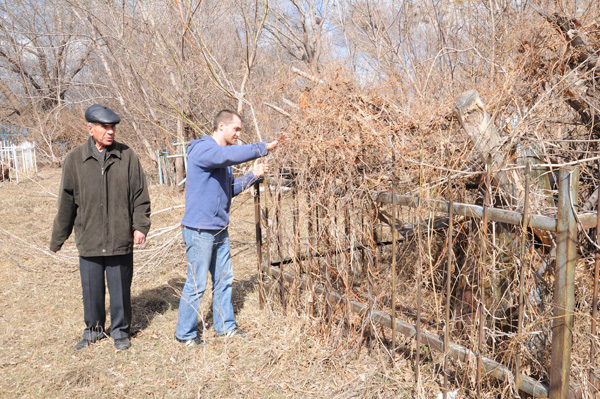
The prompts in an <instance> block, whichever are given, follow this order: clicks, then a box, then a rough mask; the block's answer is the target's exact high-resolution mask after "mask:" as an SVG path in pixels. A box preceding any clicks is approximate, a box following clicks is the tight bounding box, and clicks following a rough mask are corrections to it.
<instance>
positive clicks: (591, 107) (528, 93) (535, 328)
mask: <svg viewBox="0 0 600 399" xmlns="http://www.w3.org/2000/svg"><path fill="white" fill-rule="evenodd" d="M490 4H492V3H490ZM494 5H497V4H494ZM473 7H475V6H473ZM494 10H500V9H495V8H494V9H493V10H490V9H487V11H488V12H490V13H491V15H495V16H496V17H497V18H498V19H497V20H496V23H498V26H497V27H496V28H497V29H498V27H499V26H502V29H498V31H495V33H496V34H495V35H493V37H492V40H491V42H489V46H490V47H487V50H488V51H490V52H491V53H489V52H488V53H486V54H485V59H484V60H480V62H479V63H478V65H479V68H478V69H475V68H473V64H472V62H467V61H472V57H474V54H473V53H477V51H475V50H474V49H464V50H463V51H464V53H463V52H460V51H456V52H455V51H454V49H450V48H443V49H441V50H440V53H439V54H438V56H439V59H437V62H432V63H430V64H425V65H418V64H414V68H412V69H410V73H408V74H406V75H404V76H403V78H397V79H396V80H394V81H393V85H392V86H389V85H388V84H389V81H387V80H386V81H385V84H383V85H375V86H371V87H369V85H361V84H360V83H361V80H360V79H359V80H357V79H356V75H355V74H351V73H349V72H348V71H347V69H345V68H343V67H337V68H336V67H333V68H332V69H331V70H327V71H326V72H324V73H323V74H322V75H320V76H319V78H320V80H319V81H316V80H311V79H308V78H304V79H303V81H302V82H303V84H304V85H305V87H304V90H303V91H302V92H301V93H299V94H297V96H296V98H295V101H296V103H297V104H298V105H297V107H295V108H294V109H293V112H290V114H291V116H290V117H289V126H288V127H287V129H286V132H287V134H288V135H289V137H290V140H289V143H288V144H287V147H286V148H287V150H288V151H287V152H285V155H284V156H281V157H279V158H277V159H273V162H274V163H275V164H276V165H277V166H278V170H279V171H280V174H279V176H278V177H280V178H281V179H288V181H286V182H287V183H290V180H291V182H292V185H293V190H292V191H291V192H288V191H284V190H286V189H282V186H279V187H276V188H272V189H271V191H270V195H268V196H267V203H268V204H269V205H268V206H269V207H270V212H271V213H270V214H269V215H268V217H269V222H268V224H269V226H271V229H270V230H269V232H268V233H267V238H268V243H269V244H268V250H269V260H276V262H275V265H276V266H277V267H281V268H283V270H284V271H288V272H290V273H293V274H294V275H296V276H298V277H299V278H300V279H302V280H303V281H304V283H305V284H306V283H308V286H309V287H314V286H316V287H320V288H317V290H316V291H315V290H314V289H312V291H311V294H310V295H309V296H308V297H306V296H302V291H298V290H297V287H298V285H297V284H296V283H291V284H289V285H287V284H283V283H280V284H273V285H272V286H271V288H272V289H273V290H274V291H273V299H275V298H277V296H278V295H281V300H282V303H284V304H286V305H287V306H292V307H293V308H294V309H296V310H300V312H308V313H309V314H312V315H314V316H316V317H315V321H316V324H315V325H316V326H318V329H320V331H322V332H324V333H327V334H330V333H331V332H332V331H335V332H340V331H341V332H342V333H341V334H337V333H336V334H333V337H334V338H333V339H334V340H337V341H338V342H339V345H340V346H342V347H345V346H348V345H349V346H354V345H356V344H358V343H364V342H365V340H366V341H367V342H368V341H376V342H379V343H383V344H384V345H385V346H386V347H387V348H388V349H391V347H392V343H391V340H392V338H391V337H390V330H389V329H388V328H383V327H379V326H375V325H374V324H372V322H371V319H370V315H369V313H368V312H367V313H364V314H362V315H360V316H356V315H352V314H351V313H350V311H349V306H348V304H347V302H346V303H344V302H342V303H331V300H330V299H328V298H327V295H326V293H327V292H329V291H330V290H331V291H336V292H338V293H341V294H343V295H345V296H346V298H347V300H354V301H358V302H361V303H363V304H367V305H368V306H369V309H379V310H384V311H386V313H388V314H391V311H392V304H393V303H394V307H395V312H396V315H397V317H399V318H400V319H402V320H405V321H407V322H410V323H412V324H414V323H416V320H417V318H418V317H420V319H421V324H422V327H421V328H423V329H426V330H428V331H431V332H434V333H437V334H439V335H440V336H443V335H444V331H445V329H449V330H450V331H451V340H452V341H453V342H456V343H458V344H461V345H463V346H465V347H467V348H470V349H471V350H473V351H474V352H476V353H482V354H483V356H485V357H488V358H491V359H494V360H496V361H498V362H501V363H503V364H505V365H507V366H509V367H511V368H513V369H514V366H515V362H516V361H517V357H521V359H522V360H521V363H520V371H521V373H523V374H525V375H529V376H532V377H534V378H535V379H537V380H540V381H542V382H545V383H547V382H548V378H549V370H550V369H549V368H550V344H551V335H550V326H551V323H552V296H553V293H552V291H553V283H554V277H553V270H552V267H553V262H554V256H555V245H556V244H555V243H556V237H555V236H554V235H553V234H550V233H544V232H541V231H529V233H528V234H527V235H525V242H526V246H525V251H524V252H523V253H521V252H522V251H523V248H522V247H521V246H520V242H521V239H522V237H523V232H522V230H521V229H520V228H519V227H518V226H517V227H515V226H509V225H504V224H500V223H489V224H488V225H486V226H485V227H484V225H483V223H482V222H481V221H479V220H475V219H469V218H463V217H458V218H456V219H455V220H454V229H453V234H454V245H453V253H454V256H455V258H454V262H453V263H452V270H453V271H452V275H451V284H452V288H451V298H450V309H449V312H450V315H451V317H450V324H447V323H446V322H445V320H444V312H445V309H446V302H445V301H446V295H445V282H446V279H447V277H448V275H447V271H446V267H447V256H448V253H447V251H448V246H447V244H448V221H447V219H445V218H443V217H440V215H436V213H435V212H434V211H433V210H431V209H428V207H427V206H426V205H424V206H422V207H419V208H416V209H415V208H408V207H401V206H396V207H395V208H394V207H392V205H390V204H389V203H388V204H379V203H377V202H376V201H374V200H373V192H374V191H380V190H383V191H388V192H390V191H392V192H395V193H397V194H403V195H409V196H413V197H420V196H421V197H423V198H434V199H441V200H449V199H452V200H453V201H455V202H466V203H473V204H479V205H481V204H486V205H489V206H494V207H501V208H504V209H511V210H515V211H519V212H523V211H524V207H525V204H524V194H525V185H526V174H525V173H526V172H525V170H526V165H527V164H529V168H530V171H529V172H528V173H529V190H530V193H529V201H528V203H527V205H526V206H527V209H528V212H529V213H530V214H531V213H536V214H544V215H548V216H552V217H556V214H557V209H556V196H557V183H556V181H557V178H558V174H557V173H558V169H559V168H560V167H565V166H568V167H574V166H577V167H578V168H579V173H580V181H579V186H578V199H579V200H578V202H577V203H576V204H574V206H576V207H577V209H578V211H579V212H584V211H590V210H592V209H594V208H595V207H596V204H595V202H594V201H595V200H594V198H593V197H592V194H593V192H594V191H595V190H596V188H597V187H598V142H599V140H600V137H598V131H597V129H598V122H597V119H596V110H597V109H598V108H597V104H598V100H599V98H600V97H599V96H598V92H597V88H596V83H597V82H596V80H597V76H598V74H597V62H598V56H597V54H598V51H599V50H600V41H599V37H598V24H597V22H596V20H597V18H598V15H597V11H596V10H594V9H593V7H591V6H590V7H589V8H586V9H585V12H581V13H579V14H577V17H576V18H575V17H574V15H571V14H568V13H565V10H564V9H563V10H561V9H558V8H557V9H544V8H541V7H537V6H535V7H531V8H527V9H526V10H520V9H518V7H516V6H514V5H510V4H506V8H504V9H502V13H498V14H495V13H494V12H493V11H494ZM470 11H473V12H474V14H476V10H475V11H474V10H473V9H470ZM479 11H482V10H479ZM474 14H471V15H472V16H473V15H474ZM447 15H448V14H446V16H447ZM463 22H465V21H463ZM466 22H469V24H467V25H469V27H471V28H473V30H472V31H470V32H469V34H465V36H462V38H463V40H467V39H469V38H470V39H471V40H473V41H476V39H477V40H481V41H485V40H486V37H481V36H478V35H482V31H479V30H477V29H475V27H473V26H471V25H470V23H472V22H473V20H467V21H466ZM462 26H463V28H464V25H462ZM476 36H478V37H476ZM463 43H464V41H463ZM479 43H480V42H479ZM478 45H480V44H478ZM476 47H477V46H476ZM446 56H448V57H447V58H446ZM481 56H483V55H482V54H481V53H477V57H481ZM363 78H364V77H363ZM390 80H391V79H390ZM362 83H364V81H362ZM419 83H421V84H419ZM468 89H478V90H479V93H480V95H481V97H482V98H483V99H484V101H486V102H487V103H486V104H485V106H486V108H487V110H488V112H489V113H490V114H491V115H492V119H491V120H492V122H491V123H492V125H493V128H494V130H495V131H496V132H497V135H498V140H497V142H495V143H493V146H492V148H491V151H490V152H489V153H485V152H484V151H482V149H481V146H480V145H479V144H478V143H476V142H474V141H475V140H474V138H473V137H472V136H470V135H469V134H467V132H466V130H465V129H464V126H462V125H461V123H460V122H459V118H457V113H458V112H457V110H456V109H455V103H454V101H455V99H456V98H457V97H459V95H460V94H462V92H463V91H464V90H468ZM482 129H485V126H484V127H482ZM482 140H483V139H482ZM487 155H490V161H487ZM487 162H489V174H488V175H486V172H485V171H486V163H487ZM486 176H488V177H486ZM506 179H508V180H509V181H510V183H511V184H510V187H508V186H507V185H506V184H504V183H505V180H506ZM280 181H282V180H280ZM486 190H489V195H488V197H487V198H486V196H485V194H484V193H485V191H486ZM268 192H269V191H268ZM591 197H592V198H591ZM391 225H395V226H396V228H397V233H396V234H397V236H396V237H397V239H398V241H399V242H398V249H397V252H396V262H397V265H396V277H397V283H396V284H395V285H392V284H393V283H392V279H393V276H392V273H393V272H392V262H393V260H392V259H393V255H392V251H391V245H389V244H390V242H391V239H392V233H391V230H390V226H391ZM419 226H420V228H419ZM580 231H581V233H580V240H579V255H580V260H579V263H578V265H579V266H578V270H577V277H576V279H577V292H576V303H577V307H576V313H577V316H576V329H575V344H574V353H573V368H572V372H571V378H572V380H571V381H572V385H574V386H576V387H582V389H583V392H584V393H585V394H586V395H593V394H594V392H596V391H595V389H596V388H594V387H593V385H592V382H591V381H590V372H592V373H597V370H594V369H593V367H592V365H591V363H590V354H589V348H590V345H591V342H592V341H598V336H597V335H592V334H591V333H590V323H591V320H590V317H589V316H590V314H591V311H592V309H591V308H592V306H591V302H592V295H593V286H594V284H593V263H594V253H595V248H596V247H595V244H594V243H593V241H595V238H593V237H595V231H594V230H591V231H588V232H587V233H586V232H584V230H583V229H581V230H580ZM282 259H283V260H284V262H279V260H282ZM522 268H525V279H524V280H520V272H521V269H522ZM282 284H283V285H282ZM418 291H422V292H420V293H419V292H418ZM282 292H283V294H282ZM520 292H523V293H524V298H525V299H524V307H523V327H522V329H519V328H518V313H519V306H518V302H519V293H520ZM324 293H325V294H324ZM418 296H422V304H421V305H419V306H420V308H419V307H418V306H417V297H418ZM481 312H483V317H481ZM324 320H325V321H324ZM481 323H483V325H484V326H485V327H484V332H483V334H482V335H480V330H481ZM338 329H339V330H338ZM410 342H411V343H409V344H406V343H404V347H403V345H400V346H399V347H396V351H397V352H398V351H400V352H405V351H409V352H411V351H412V352H411V353H412V354H413V356H414V355H415V348H414V346H412V347H411V345H413V344H414V343H413V342H412V341H410ZM406 345H408V346H406ZM396 356H397V354H390V357H391V358H396ZM421 356H422V357H421V360H422V359H423V356H426V357H428V356H431V357H429V358H428V360H429V361H431V362H433V363H434V364H437V366H439V367H441V364H442V363H443V357H441V356H440V357H436V356H435V355H432V354H429V355H423V354H421ZM413 359H414V358H413ZM454 366H457V365H456V364H454ZM462 366H465V365H464V364H463V365H462ZM466 366H469V367H467V369H466V370H468V371H465V369H464V368H461V367H454V368H452V367H451V370H450V371H448V372H449V373H450V375H451V378H450V379H451V384H452V385H453V386H454V387H460V388H462V389H464V390H465V391H464V392H466V393H468V395H473V396H477V395H483V394H482V393H480V392H479V390H480V389H482V388H481V385H480V381H479V380H478V378H477V370H476V368H477V365H476V364H475V362H470V364H467V365H466ZM423 367H425V366H423ZM438 372H439V373H440V374H436V375H437V377H439V379H440V380H441V379H442V373H441V372H440V371H439V370H438ZM423 378H424V380H423V381H421V383H422V384H424V385H428V382H429V381H428V380H427V378H426V377H423ZM424 381H425V382H424ZM481 384H484V386H485V388H484V389H483V391H484V392H486V393H485V395H483V396H485V397H488V396H489V397H514V396H515V395H516V394H517V393H516V391H514V388H513V387H512V385H511V384H507V383H501V382H498V381H494V380H490V379H483V381H482V382H481ZM424 389H425V390H427V389H426V388H424ZM486 395H487V396H486ZM498 395H499V396H498Z"/></svg>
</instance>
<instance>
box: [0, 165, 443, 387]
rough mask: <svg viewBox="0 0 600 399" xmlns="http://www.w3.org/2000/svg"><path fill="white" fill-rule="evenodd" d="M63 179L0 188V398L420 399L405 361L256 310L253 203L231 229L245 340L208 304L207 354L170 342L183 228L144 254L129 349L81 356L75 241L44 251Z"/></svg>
mask: <svg viewBox="0 0 600 399" xmlns="http://www.w3.org/2000/svg"><path fill="white" fill-rule="evenodd" d="M59 179H60V171H59V170H58V169H50V168H46V169H42V170H41V171H40V172H39V174H38V176H37V178H36V179H35V180H30V181H27V182H25V183H22V184H18V185H17V184H8V183H3V184H2V186H1V187H0V190H1V192H0V209H1V211H0V212H1V214H0V220H1V221H2V222H1V224H0V229H1V230H0V235H1V237H2V239H1V242H2V244H1V246H0V249H1V254H2V256H1V257H0V259H1V260H0V281H1V283H0V309H1V313H0V326H1V328H0V397H6V398H15V397H23V398H37V397H44V398H62V397H77V398H87V397H161V398H192V397H194V398H195V397H332V398H334V397H337V398H346V397H406V398H409V397H414V396H415V387H414V386H413V375H412V373H411V372H410V366H409V363H408V361H407V360H400V361H399V362H398V363H397V367H395V368H393V367H390V365H389V363H388V361H387V360H386V358H387V357H386V356H385V355H384V354H383V353H381V351H382V349H381V348H380V347H378V346H375V347H374V349H369V348H344V347H339V346H338V345H332V344H331V343H330V342H331V340H330V339H328V338H327V337H322V336H321V335H320V334H318V333H316V331H318V326H319V322H318V321H317V320H310V319H307V318H306V316H302V315H301V316H298V315H296V314H293V313H292V314H290V315H289V316H285V315H284V314H283V313H282V312H281V311H280V309H279V308H278V305H277V302H276V301H275V302H272V303H270V304H269V305H268V306H267V307H266V308H265V309H264V310H262V311H261V310H259V309H258V296H257V283H256V250H255V247H254V239H253V232H254V226H253V220H254V215H253V208H252V204H251V201H248V199H249V196H247V195H245V196H241V197H239V198H238V199H237V200H236V202H235V205H234V210H233V212H232V215H233V217H232V226H231V230H230V231H231V238H232V253H233V255H234V258H233V259H234V270H235V273H236V279H235V282H234V306H235V308H236V312H237V319H238V323H239V324H240V326H241V327H243V328H245V329H247V330H248V331H249V336H248V337H247V338H246V339H232V340H225V339H221V338H218V337H215V336H214V333H213V331H212V329H210V322H211V316H210V306H209V304H210V296H207V297H206V298H205V300H204V301H203V306H202V309H203V312H204V315H205V320H206V322H207V333H206V337H207V339H208V343H207V345H206V346H205V347H203V348H202V349H198V350H189V349H188V348H185V347H182V346H181V345H180V344H178V343H177V342H175V340H174V339H173V334H174V329H175V324H176V320H177V307H178V298H179V297H178V292H179V290H180V289H181V287H182V286H183V283H184V281H185V271H186V261H185V251H184V248H183V246H182V244H181V242H180V237H179V234H178V230H177V229H175V230H172V231H170V232H168V233H165V234H163V235H161V236H155V238H153V239H152V238H151V239H149V242H148V243H147V244H146V246H145V247H143V248H138V249H137V251H136V256H135V275H134V281H133V312H134V325H133V330H134V338H133V340H132V347H131V349H130V350H128V351H123V352H116V351H115V349H114V347H113V345H112V342H111V341H110V339H108V340H104V341H101V343H99V344H97V345H94V346H92V347H91V348H90V349H89V350H82V351H80V352H76V353H75V352H73V351H72V350H71V347H72V345H73V344H74V343H75V342H77V340H78V339H79V338H80V336H81V331H82V328H83V327H84V326H83V308H82V302H81V287H80V281H79V272H78V261H77V252H76V250H75V247H74V242H73V240H72V239H69V241H68V242H67V243H66V244H65V247H64V248H63V250H61V251H60V252H59V253H58V254H52V253H50V252H49V251H48V250H47V246H48V242H49V238H50V231H51V224H52V220H53V217H54V213H55V209H56V198H55V195H56V193H57V191H58V184H59ZM150 192H151V197H152V205H153V210H155V211H158V210H161V209H165V208H169V207H172V206H174V205H180V204H182V203H183V195H182V194H173V191H172V189H171V188H169V187H165V186H156V185H155V186H151V187H150ZM181 216H182V214H181V209H177V210H173V211H168V212H163V213H160V214H158V215H156V216H153V218H152V223H153V227H152V230H151V233H150V236H151V237H152V236H153V235H155V234H156V233H157V232H159V231H160V229H161V228H165V227H169V226H176V225H178V223H179V220H180V218H181ZM108 324H109V323H108ZM108 324H107V325H108ZM431 383H432V386H435V382H434V381H432V382H431ZM430 388H431V387H430ZM433 389H434V390H435V388H433ZM428 390H429V389H428Z"/></svg>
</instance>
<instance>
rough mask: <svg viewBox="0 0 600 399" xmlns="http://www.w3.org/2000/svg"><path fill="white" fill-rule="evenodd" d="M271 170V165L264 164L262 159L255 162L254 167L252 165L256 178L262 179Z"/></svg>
mask: <svg viewBox="0 0 600 399" xmlns="http://www.w3.org/2000/svg"><path fill="white" fill-rule="evenodd" d="M269 170H270V169H269V164H268V163H265V162H262V160H261V159H260V158H259V159H257V160H256V161H254V165H252V173H254V177H262V176H263V175H264V174H265V173H269Z"/></svg>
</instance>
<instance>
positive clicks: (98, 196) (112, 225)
mask: <svg viewBox="0 0 600 399" xmlns="http://www.w3.org/2000/svg"><path fill="white" fill-rule="evenodd" d="M73 228H75V241H76V244H77V249H78V251H79V255H80V256H110V255H123V254H127V253H130V252H131V251H132V250H133V231H134V230H139V231H140V232H142V233H144V234H148V230H150V196H149V195H148V187H147V186H146V176H145V175H144V171H143V170H142V166H141V164H140V161H139V159H138V157H137V155H136V154H135V153H134V152H133V150H132V149H131V148H129V147H127V146H126V145H124V144H121V143H118V142H116V141H115V142H113V144H112V145H111V146H110V148H107V153H106V160H105V162H104V168H100V162H98V160H97V159H96V157H95V156H94V154H93V152H92V148H91V146H90V142H89V141H86V142H85V143H84V144H82V145H80V146H79V147H77V148H75V149H74V150H73V151H71V152H70V153H69V154H67V157H66V159H65V164H64V166H63V172H62V180H61V184H60V192H59V195H58V213H57V214H56V218H55V219H54V226H53V228H52V240H51V241H50V250H52V251H58V250H59V249H60V248H61V247H62V245H63V243H64V242H65V240H66V239H67V238H68V237H69V235H71V232H72V231H73Z"/></svg>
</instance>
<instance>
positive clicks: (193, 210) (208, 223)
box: [181, 136, 268, 230]
mask: <svg viewBox="0 0 600 399" xmlns="http://www.w3.org/2000/svg"><path fill="white" fill-rule="evenodd" d="M267 154H268V151H267V145H266V143H264V142H262V143H255V144H247V145H233V146H221V145H219V144H217V142H216V141H215V139H213V138H212V137H210V136H203V137H202V138H201V139H199V140H193V141H191V142H190V143H189V144H188V168H187V176H186V188H185V214H184V215H183V219H182V220H181V224H182V225H184V226H186V227H191V228H195V229H205V230H221V229H223V228H226V227H227V225H228V224H229V208H230V207H231V198H232V197H233V196H235V195H238V194H239V193H241V192H242V191H243V190H245V189H246V188H248V187H249V186H250V185H251V184H252V183H254V182H255V181H256V178H255V177H254V173H252V171H250V172H248V173H247V174H245V175H244V176H242V177H239V178H237V179H234V178H233V172H232V170H231V166H232V165H237V164H240V163H243V162H247V161H251V160H253V159H256V158H260V157H262V156H265V155H267Z"/></svg>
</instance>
